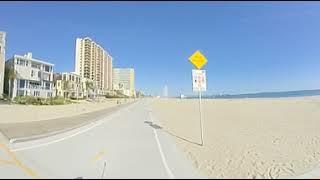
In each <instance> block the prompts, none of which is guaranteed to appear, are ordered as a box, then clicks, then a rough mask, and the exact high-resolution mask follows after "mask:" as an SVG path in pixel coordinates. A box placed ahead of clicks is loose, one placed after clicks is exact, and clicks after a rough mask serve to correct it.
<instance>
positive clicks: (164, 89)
mask: <svg viewBox="0 0 320 180" xmlns="http://www.w3.org/2000/svg"><path fill="white" fill-rule="evenodd" d="M163 97H168V86H167V85H165V86H164V88H163Z"/></svg>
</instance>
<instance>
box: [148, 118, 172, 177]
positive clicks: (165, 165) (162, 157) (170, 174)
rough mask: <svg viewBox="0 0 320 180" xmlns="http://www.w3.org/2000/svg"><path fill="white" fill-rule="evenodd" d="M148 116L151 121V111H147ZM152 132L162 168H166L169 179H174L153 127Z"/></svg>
mask: <svg viewBox="0 0 320 180" xmlns="http://www.w3.org/2000/svg"><path fill="white" fill-rule="evenodd" d="M149 116H150V119H151V122H153V118H152V115H151V112H149ZM153 133H154V136H155V138H156V141H157V145H158V149H159V152H160V156H161V160H162V163H163V165H164V168H165V169H166V171H167V174H168V176H169V178H170V179H174V178H175V177H174V175H173V174H172V171H171V170H170V168H169V166H168V163H167V160H166V158H165V156H164V153H163V151H162V146H161V144H160V141H159V137H158V134H157V131H156V130H155V129H153Z"/></svg>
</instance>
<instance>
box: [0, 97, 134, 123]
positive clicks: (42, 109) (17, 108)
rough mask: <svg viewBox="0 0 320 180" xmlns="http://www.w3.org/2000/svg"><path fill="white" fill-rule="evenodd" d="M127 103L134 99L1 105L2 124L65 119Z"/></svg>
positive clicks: (0, 120)
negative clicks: (119, 103)
mask: <svg viewBox="0 0 320 180" xmlns="http://www.w3.org/2000/svg"><path fill="white" fill-rule="evenodd" d="M118 100H119V102H121V103H122V104H123V103H126V102H130V101H133V100H132V99H128V100H125V99H116V98H114V99H101V101H100V102H89V101H86V100H80V101H78V103H74V104H67V105H52V106H51V105H48V106H45V105H43V106H36V105H18V104H10V105H9V104H0V114H1V117H0V123H18V122H19V123H20V122H31V121H40V120H50V119H56V118H63V117H71V116H75V115H79V114H84V113H88V112H93V111H98V110H101V109H106V108H110V107H113V106H117V101H118Z"/></svg>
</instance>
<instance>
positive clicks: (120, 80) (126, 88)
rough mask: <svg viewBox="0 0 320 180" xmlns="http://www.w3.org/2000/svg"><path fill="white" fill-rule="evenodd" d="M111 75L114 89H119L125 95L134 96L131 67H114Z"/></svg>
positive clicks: (132, 70)
mask: <svg viewBox="0 0 320 180" xmlns="http://www.w3.org/2000/svg"><path fill="white" fill-rule="evenodd" d="M112 77H113V80H112V81H113V89H114V90H118V91H121V92H122V93H123V94H125V95H127V96H131V97H133V96H135V85H134V83H135V82H134V81H135V80H134V79H135V77H134V69H133V68H114V69H113V75H112Z"/></svg>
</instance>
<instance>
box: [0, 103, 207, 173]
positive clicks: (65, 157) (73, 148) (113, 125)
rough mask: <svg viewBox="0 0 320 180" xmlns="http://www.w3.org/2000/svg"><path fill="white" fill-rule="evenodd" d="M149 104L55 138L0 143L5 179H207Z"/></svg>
mask: <svg viewBox="0 0 320 180" xmlns="http://www.w3.org/2000/svg"><path fill="white" fill-rule="evenodd" d="M150 101H152V100H150V99H144V100H140V101H138V102H136V103H134V104H132V105H130V106H128V107H124V108H123V109H121V110H119V111H117V112H115V113H112V114H110V115H108V116H106V117H104V118H102V119H101V120H98V121H95V122H93V123H91V124H89V125H86V126H83V127H81V128H78V129H74V130H71V131H68V132H65V133H62V134H58V135H54V136H51V137H47V138H43V139H38V140H33V141H28V142H23V143H17V144H7V143H6V142H5V141H1V142H0V178H80V177H82V178H203V177H202V176H201V175H199V174H198V173H197V172H196V170H195V169H194V168H193V167H192V165H191V162H189V161H188V160H187V159H186V157H185V156H184V155H183V154H182V152H180V151H179V150H178V149H177V148H176V145H175V143H174V141H173V139H172V138H171V137H169V135H168V134H166V133H165V132H162V130H161V129H157V128H156V127H153V126H152V123H156V120H155V118H154V117H153V115H152V109H151V106H150Z"/></svg>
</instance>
